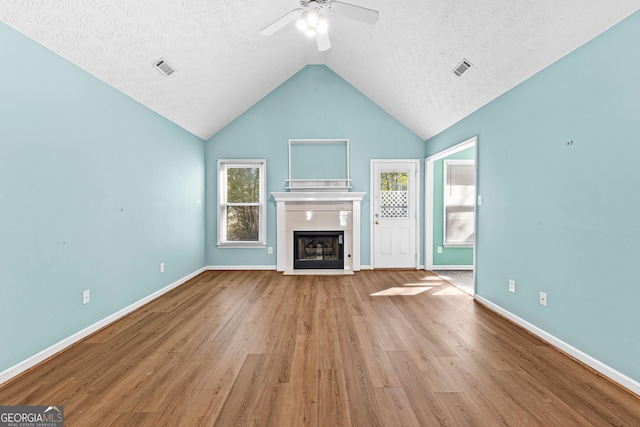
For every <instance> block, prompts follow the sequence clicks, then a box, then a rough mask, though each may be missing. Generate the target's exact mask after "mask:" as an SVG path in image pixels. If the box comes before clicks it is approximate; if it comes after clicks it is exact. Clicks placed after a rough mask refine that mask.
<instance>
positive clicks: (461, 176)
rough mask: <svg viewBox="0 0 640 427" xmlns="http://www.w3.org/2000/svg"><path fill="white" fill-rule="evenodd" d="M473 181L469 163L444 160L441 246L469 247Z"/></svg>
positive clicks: (471, 236)
mask: <svg viewBox="0 0 640 427" xmlns="http://www.w3.org/2000/svg"><path fill="white" fill-rule="evenodd" d="M475 181H476V180H475V165H474V161H473V160H445V161H444V245H445V246H460V247H472V246H473V242H474V239H475V224H474V205H475V193H476V189H475V184H476V182H475Z"/></svg>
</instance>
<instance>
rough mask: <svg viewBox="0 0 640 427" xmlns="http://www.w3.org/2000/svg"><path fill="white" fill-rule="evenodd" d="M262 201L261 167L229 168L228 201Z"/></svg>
mask: <svg viewBox="0 0 640 427" xmlns="http://www.w3.org/2000/svg"><path fill="white" fill-rule="evenodd" d="M258 202H260V168H258V167H237V168H236V167H228V168H227V203H258Z"/></svg>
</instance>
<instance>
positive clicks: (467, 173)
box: [424, 137, 478, 295]
mask: <svg viewBox="0 0 640 427" xmlns="http://www.w3.org/2000/svg"><path fill="white" fill-rule="evenodd" d="M476 158H477V137H473V138H470V139H468V140H465V141H463V142H461V143H459V144H456V145H455V146H453V147H450V148H448V149H446V150H443V151H441V152H439V153H436V154H434V155H432V156H430V157H428V158H427V159H425V238H424V242H425V259H424V265H425V269H426V270H430V271H433V272H434V273H436V274H438V275H439V276H441V277H442V278H444V279H445V280H447V281H449V282H450V283H452V284H454V285H455V286H457V287H458V288H460V289H461V290H463V291H465V292H467V293H468V294H470V295H474V294H475V288H476V284H475V282H476V280H475V259H476V223H477V207H476V206H477V200H478V186H477V176H478V174H477V170H478V167H477V166H478V165H477V159H476Z"/></svg>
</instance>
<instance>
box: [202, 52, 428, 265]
mask: <svg viewBox="0 0 640 427" xmlns="http://www.w3.org/2000/svg"><path fill="white" fill-rule="evenodd" d="M315 138H318V139H334V138H346V139H349V144H350V155H351V161H350V164H351V178H352V180H353V191H362V192H366V193H367V195H366V196H365V198H364V200H363V203H362V219H363V229H362V239H361V244H362V256H361V263H362V264H363V265H368V264H370V253H369V247H370V246H369V244H370V236H369V227H368V218H369V215H370V214H369V209H370V199H369V194H368V193H369V174H370V172H369V166H370V162H369V161H370V159H384V158H396V159H402V158H407V159H422V158H423V157H424V141H423V140H421V139H420V138H419V137H417V136H416V135H415V134H413V133H412V132H410V131H409V130H408V129H407V128H405V127H404V126H403V125H401V124H400V123H399V122H398V121H396V120H395V119H393V118H392V117H391V116H389V115H388V114H387V113H385V112H384V111H383V110H382V109H380V108H379V107H378V106H377V105H375V104H374V103H373V102H371V101H370V100H369V99H367V98H366V97H365V96H364V95H362V94H361V93H360V92H359V91H357V90H356V89H355V88H354V87H353V86H351V85H350V84H348V83H347V82H346V81H344V80H343V79H342V78H340V77H339V76H338V75H336V74H335V73H334V72H333V71H331V70H330V69H329V68H327V67H325V66H324V65H310V66H307V67H305V68H303V69H302V70H301V71H300V72H298V73H297V74H296V75H294V76H293V77H291V78H290V79H289V80H287V81H286V82H285V83H283V84H282V85H281V86H280V87H278V88H277V89H276V90H274V91H273V92H272V93H270V94H269V95H268V96H266V97H265V98H263V99H262V100H261V101H260V102H258V103H257V104H256V105H254V106H253V107H252V108H251V109H249V110H248V111H247V112H246V113H244V114H243V115H242V116H240V117H239V118H238V119H236V120H235V121H233V122H232V123H231V124H229V125H228V126H227V127H225V128H224V129H222V130H221V131H220V132H218V133H217V134H216V135H215V136H213V138H211V139H210V140H209V141H208V142H207V144H206V159H207V162H206V163H207V197H206V200H207V242H206V244H207V263H208V264H209V265H212V266H228V265H252V266H275V264H276V258H275V257H276V256H275V247H276V210H275V202H273V199H272V198H271V196H269V200H270V202H269V204H268V207H267V245H268V246H271V247H273V248H274V254H272V255H269V254H267V250H266V249H235V248H234V249H228V248H224V249H219V248H218V247H217V246H216V221H217V212H216V203H217V194H216V188H217V177H216V161H217V159H219V158H265V159H267V187H268V188H267V191H268V192H269V193H270V192H273V191H284V189H283V187H284V184H285V182H284V180H285V179H286V178H287V177H288V175H287V174H288V141H289V139H315ZM316 160H317V162H318V163H322V162H325V161H331V159H330V158H318V159H316ZM421 182H422V179H421ZM423 203H424V202H423V201H421V204H420V206H423ZM420 221H421V223H422V218H421V220H420ZM420 233H421V232H420ZM420 253H422V250H421V251H420ZM420 257H421V258H419V259H422V255H421V254H420Z"/></svg>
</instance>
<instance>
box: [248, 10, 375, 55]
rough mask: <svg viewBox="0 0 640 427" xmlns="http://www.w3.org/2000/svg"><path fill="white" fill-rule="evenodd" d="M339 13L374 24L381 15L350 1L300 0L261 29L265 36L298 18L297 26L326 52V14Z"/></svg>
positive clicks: (327, 38) (327, 37)
mask: <svg viewBox="0 0 640 427" xmlns="http://www.w3.org/2000/svg"><path fill="white" fill-rule="evenodd" d="M327 12H329V13H337V14H338V15H342V16H344V17H347V18H350V19H355V20H356V21H360V22H364V23H366V24H370V25H373V24H375V23H376V22H378V16H379V15H380V14H379V13H378V11H377V10H373V9H367V8H366V7H361V6H356V5H354V4H350V3H343V2H341V1H335V0H300V7H299V8H296V9H293V10H292V11H291V12H289V13H287V14H285V15H284V16H282V17H280V18H278V19H276V20H275V21H274V22H273V23H271V24H269V25H267V26H266V27H264V28H263V29H262V31H260V34H262V35H263V36H270V35H271V34H273V33H275V32H276V31H278V30H280V29H281V28H283V27H284V26H285V25H287V24H288V23H290V22H292V21H294V20H296V19H297V23H296V25H297V27H298V29H300V30H301V31H303V32H304V33H305V34H306V35H307V37H310V38H312V37H315V38H316V43H317V44H318V50H319V51H320V52H324V51H325V50H328V49H329V48H331V41H330V40H329V33H328V32H327V20H326V15H327Z"/></svg>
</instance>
